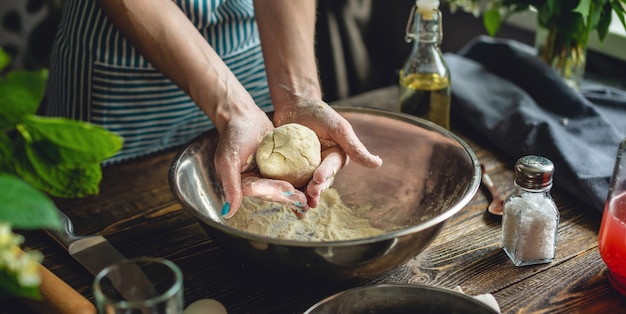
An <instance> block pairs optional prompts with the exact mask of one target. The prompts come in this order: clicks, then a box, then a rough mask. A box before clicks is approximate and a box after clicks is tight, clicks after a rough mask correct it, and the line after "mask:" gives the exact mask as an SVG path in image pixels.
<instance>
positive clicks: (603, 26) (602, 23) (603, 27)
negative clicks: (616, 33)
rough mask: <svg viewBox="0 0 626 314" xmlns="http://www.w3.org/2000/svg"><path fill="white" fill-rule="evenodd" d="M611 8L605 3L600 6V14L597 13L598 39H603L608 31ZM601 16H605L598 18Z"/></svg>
mask: <svg viewBox="0 0 626 314" xmlns="http://www.w3.org/2000/svg"><path fill="white" fill-rule="evenodd" d="M611 10H612V9H611V4H610V3H606V4H605V5H604V6H603V7H602V12H601V14H598V21H597V27H596V32H597V33H598V39H600V41H601V42H602V41H604V39H605V38H606V35H608V33H609V26H610V25H611ZM602 16H604V17H605V18H603V19H602V18H600V17H602Z"/></svg>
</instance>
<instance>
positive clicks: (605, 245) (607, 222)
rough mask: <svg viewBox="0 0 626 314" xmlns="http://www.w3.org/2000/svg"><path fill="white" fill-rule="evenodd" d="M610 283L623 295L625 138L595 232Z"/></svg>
mask: <svg viewBox="0 0 626 314" xmlns="http://www.w3.org/2000/svg"><path fill="white" fill-rule="evenodd" d="M598 249H599V250H600V256H602V260H603V261H604V263H605V264H606V266H607V268H608V278H609V281H610V282H611V285H613V287H614V288H615V290H617V291H618V292H619V293H621V294H622V295H626V139H624V140H623V141H622V143H621V145H620V147H619V151H618V153H617V159H616V161H615V168H614V170H613V176H612V177H611V185H610V188H609V194H608V196H607V198H606V204H605V205H604V213H603V215H602V223H601V224H600V232H599V234H598Z"/></svg>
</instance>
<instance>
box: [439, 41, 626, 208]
mask: <svg viewBox="0 0 626 314" xmlns="http://www.w3.org/2000/svg"><path fill="white" fill-rule="evenodd" d="M445 58H446V61H447V63H448V66H449V67H450V73H451V78H452V114H453V118H454V119H460V120H462V121H463V122H464V123H467V124H468V125H469V126H471V127H473V128H475V129H476V130H477V131H478V132H479V133H480V134H482V135H483V136H485V137H486V138H487V139H488V140H490V141H491V142H493V143H494V144H495V145H496V147H498V148H499V149H501V150H502V151H503V152H504V153H506V154H508V155H509V156H510V157H512V158H513V159H515V160H516V159H517V158H519V157H522V156H524V155H531V154H533V155H541V156H544V157H547V158H549V159H550V160H552V162H554V164H555V174H554V184H555V186H558V187H559V188H561V189H563V190H566V191H568V192H570V193H571V194H572V195H573V196H574V197H577V198H579V199H580V200H581V201H584V202H585V203H587V204H588V205H590V206H592V207H593V208H594V209H597V210H599V211H602V209H603V205H604V201H605V199H606V195H607V193H608V188H609V182H610V178H611V175H612V172H613V166H614V163H615V157H616V154H617V148H618V146H619V143H620V142H621V140H622V139H623V138H624V137H625V136H626V91H623V90H620V89H616V88H611V87H608V86H603V85H600V84H594V83H591V82H588V81H585V82H583V84H582V86H581V90H580V92H576V91H574V90H573V89H571V88H570V87H568V86H567V85H565V83H564V82H563V81H562V80H561V79H560V78H559V76H558V75H557V74H556V73H555V72H554V71H552V70H551V69H550V68H549V67H548V66H547V65H545V64H544V63H543V62H541V61H540V60H539V59H538V58H537V57H536V56H535V51H534V48H532V47H530V46H528V45H525V44H522V43H520V42H517V41H513V40H507V39H495V38H491V37H486V36H481V37H478V38H476V39H475V40H473V41H472V42H470V43H469V44H468V45H467V46H466V47H464V48H463V49H461V50H460V51H459V52H458V53H454V54H453V53H446V54H445Z"/></svg>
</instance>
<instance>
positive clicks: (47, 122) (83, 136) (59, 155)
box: [18, 115, 124, 165]
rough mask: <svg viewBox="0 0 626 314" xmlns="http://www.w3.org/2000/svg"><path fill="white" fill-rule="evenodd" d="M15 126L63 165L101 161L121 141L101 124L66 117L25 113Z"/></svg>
mask: <svg viewBox="0 0 626 314" xmlns="http://www.w3.org/2000/svg"><path fill="white" fill-rule="evenodd" d="M18 130H19V131H20V133H22V136H24V138H25V139H26V140H27V141H28V142H30V143H31V144H32V145H33V146H32V147H33V148H34V149H35V150H37V152H38V154H39V155H42V156H46V157H47V158H50V159H51V160H52V162H54V163H59V164H66V165H82V164H88V163H101V162H102V161H104V160H105V159H107V158H109V157H111V156H113V155H115V153H116V152H118V151H119V150H120V149H121V148H122V145H123V143H124V142H123V140H122V138H121V137H120V136H118V135H116V134H115V133H112V132H109V131H108V130H106V129H104V128H102V127H99V126H96V125H93V124H90V123H87V122H82V121H76V120H70V119H65V118H48V117H38V116H35V115H28V116H26V117H25V119H24V121H23V123H22V125H21V127H20V128H18Z"/></svg>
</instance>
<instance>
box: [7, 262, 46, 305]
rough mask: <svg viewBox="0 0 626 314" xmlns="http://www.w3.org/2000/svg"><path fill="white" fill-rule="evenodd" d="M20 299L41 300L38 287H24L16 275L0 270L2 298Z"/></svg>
mask: <svg viewBox="0 0 626 314" xmlns="http://www.w3.org/2000/svg"><path fill="white" fill-rule="evenodd" d="M6 297H19V298H29V299H35V300H40V299H41V292H40V291H39V286H37V287H22V286H20V284H19V281H18V280H17V276H16V275H15V274H14V273H9V272H7V271H6V269H3V270H0V298H6Z"/></svg>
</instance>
